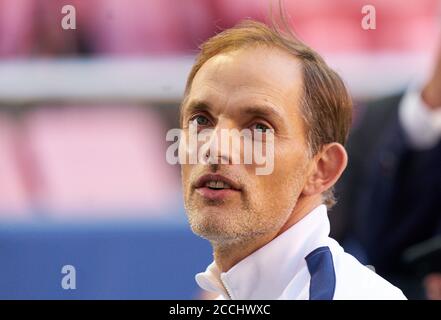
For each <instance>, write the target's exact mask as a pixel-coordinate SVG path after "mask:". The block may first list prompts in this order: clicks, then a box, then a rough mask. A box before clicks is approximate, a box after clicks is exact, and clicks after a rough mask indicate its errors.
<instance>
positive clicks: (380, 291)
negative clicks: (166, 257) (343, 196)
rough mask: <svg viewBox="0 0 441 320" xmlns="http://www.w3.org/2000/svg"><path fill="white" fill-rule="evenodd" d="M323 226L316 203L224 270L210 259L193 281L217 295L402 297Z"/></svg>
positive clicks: (324, 214) (324, 221)
mask: <svg viewBox="0 0 441 320" xmlns="http://www.w3.org/2000/svg"><path fill="white" fill-rule="evenodd" d="M329 230H330V226H329V219H328V215H327V209H326V206H325V205H320V206H318V207H317V208H315V209H314V210H313V211H311V212H310V213H309V214H308V215H306V216H305V217H304V218H303V219H302V220H300V221H299V222H297V223H296V224H295V225H293V226H292V227H291V228H289V229H288V230H286V231H285V232H283V233H282V234H280V235H279V236H278V237H276V238H275V239H273V240H272V241H271V242H269V243H268V244H266V245H265V246H263V247H261V248H260V249H258V250H257V251H255V252H253V253H252V254H251V255H249V256H248V257H246V258H244V259H243V260H241V261H240V262H239V263H237V264H236V265H235V266H233V267H232V268H231V269H230V270H228V271H227V272H220V270H219V269H218V267H217V265H216V263H215V262H213V263H211V264H210V265H209V266H208V268H207V270H206V271H205V272H203V273H198V274H197V275H196V277H195V279H196V282H197V283H198V285H199V286H200V287H201V288H202V289H204V290H207V291H209V292H212V293H216V294H218V295H219V297H218V299H256V300H260V299H406V297H405V296H404V295H403V293H402V292H401V290H399V289H398V288H396V287H394V286H393V285H392V284H390V283H389V282H387V281H386V280H384V279H383V278H381V277H380V276H378V275H377V274H376V273H375V272H373V271H371V270H370V269H369V268H367V267H365V266H364V265H362V264H361V263H359V262H358V260H356V259H355V258H354V257H353V256H351V255H349V254H347V253H345V252H344V250H343V248H342V247H341V246H340V245H339V244H338V243H337V242H336V241H335V240H333V239H331V238H329Z"/></svg>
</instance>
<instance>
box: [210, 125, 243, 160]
mask: <svg viewBox="0 0 441 320" xmlns="http://www.w3.org/2000/svg"><path fill="white" fill-rule="evenodd" d="M234 131H237V132H238V130H237V128H236V127H235V125H234V123H233V122H232V121H229V120H226V119H225V120H220V121H218V123H217V125H216V127H215V128H214V129H213V131H212V132H211V135H210V137H209V141H208V143H207V144H206V146H207V150H206V151H205V150H204V151H205V159H206V162H207V164H232V159H233V157H234V155H235V154H236V153H237V152H240V144H239V150H238V148H237V147H235V146H237V145H238V144H237V143H234V139H235V138H234V137H235V135H234V134H233V133H234Z"/></svg>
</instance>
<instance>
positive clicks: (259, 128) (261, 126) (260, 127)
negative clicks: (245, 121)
mask: <svg viewBox="0 0 441 320" xmlns="http://www.w3.org/2000/svg"><path fill="white" fill-rule="evenodd" d="M254 129H255V130H257V131H260V132H266V131H267V130H269V127H268V126H266V125H264V124H263V123H256V124H255V125H254Z"/></svg>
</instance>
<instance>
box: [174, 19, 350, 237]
mask: <svg viewBox="0 0 441 320" xmlns="http://www.w3.org/2000/svg"><path fill="white" fill-rule="evenodd" d="M351 113H352V104H351V100H350V97H349V95H348V93H347V91H346V88H345V86H344V84H343V82H342V81H341V79H340V77H339V76H338V75H337V74H336V73H335V72H334V71H333V70H331V69H330V68H329V67H328V66H327V65H326V63H325V62H324V61H323V60H322V59H321V58H320V56H318V55H317V54H316V53H315V52H314V51H313V50H311V49H310V48H308V47H307V46H306V45H304V44H302V43H301V42H300V41H298V40H296V39H295V38H294V37H289V36H287V35H283V34H281V33H280V32H278V31H275V30H272V29H270V28H268V27H267V26H266V25H264V24H262V23H258V22H253V21H247V22H244V23H241V24H239V25H238V26H236V27H234V28H232V29H228V30H226V31H224V32H222V33H220V34H218V35H216V36H214V37H213V38H211V39H209V40H208V41H206V42H205V43H204V44H203V45H202V50H201V52H200V54H199V55H198V57H197V60H196V63H195V64H194V66H193V68H192V70H191V72H190V75H189V77H188V81H187V86H186V91H185V97H184V101H183V103H182V106H181V125H182V127H183V129H184V134H187V133H188V128H189V124H190V123H197V124H198V126H199V127H202V128H209V129H213V135H218V134H219V132H220V130H222V129H228V130H231V129H237V130H239V131H240V130H242V129H251V130H257V131H261V132H263V136H265V132H266V130H267V129H270V130H271V132H274V168H273V171H272V173H271V174H269V175H256V173H255V167H256V166H257V164H255V163H252V164H211V165H210V164H203V163H199V164H183V165H182V181H183V190H184V201H185V206H186V210H187V213H188V216H189V220H190V224H191V227H192V229H193V231H194V232H196V233H197V234H199V235H201V236H203V237H205V238H207V239H209V240H211V241H213V242H219V243H221V242H223V243H226V242H237V241H249V240H252V239H253V238H256V237H261V236H264V235H266V234H274V233H277V232H278V231H279V230H280V229H281V228H282V227H283V226H284V225H285V224H286V222H287V221H288V220H289V219H290V217H291V216H292V215H293V212H294V211H295V208H297V207H300V206H305V205H306V203H317V202H318V203H320V202H324V203H326V204H327V205H328V207H329V206H331V205H332V204H333V196H332V186H333V185H334V183H335V182H336V181H337V179H338V178H339V177H340V175H341V173H342V171H343V170H344V168H345V166H346V162H347V156H346V152H345V150H344V148H343V146H342V145H343V144H344V143H345V140H346V138H347V135H348V131H349V127H350V122H351ZM268 132H269V131H268ZM242 152H243V150H242ZM209 156H210V157H211V158H222V157H230V155H226V154H223V151H222V150H220V149H219V150H218V151H216V154H210V155H209ZM217 180H221V181H223V183H227V186H226V187H227V189H222V188H223V187H225V185H223V184H222V183H220V184H218V185H217V186H216V185H215V184H216V183H214V184H213V182H210V181H217ZM210 183H211V184H210ZM218 188H221V190H217V189H218ZM311 209H312V208H311Z"/></svg>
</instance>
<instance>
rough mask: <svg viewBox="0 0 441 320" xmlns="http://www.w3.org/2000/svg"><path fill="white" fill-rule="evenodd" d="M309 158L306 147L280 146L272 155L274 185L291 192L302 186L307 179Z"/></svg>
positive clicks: (291, 144)
mask: <svg viewBox="0 0 441 320" xmlns="http://www.w3.org/2000/svg"><path fill="white" fill-rule="evenodd" d="M308 164H309V157H308V155H307V149H306V147H303V146H301V145H295V144H294V143H290V144H287V145H280V146H279V148H278V149H276V150H275V155H274V174H273V176H274V177H273V181H274V184H275V185H277V184H280V185H282V186H283V187H288V188H291V190H293V189H294V188H298V187H299V185H300V186H303V183H304V181H306V178H307V168H308Z"/></svg>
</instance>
